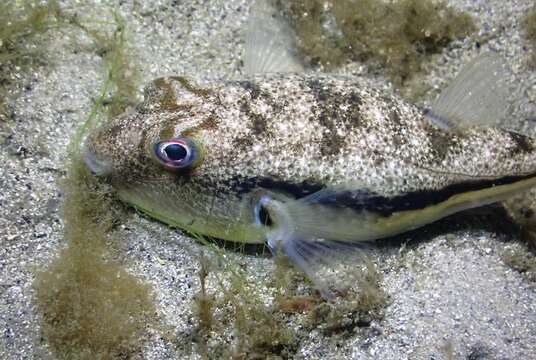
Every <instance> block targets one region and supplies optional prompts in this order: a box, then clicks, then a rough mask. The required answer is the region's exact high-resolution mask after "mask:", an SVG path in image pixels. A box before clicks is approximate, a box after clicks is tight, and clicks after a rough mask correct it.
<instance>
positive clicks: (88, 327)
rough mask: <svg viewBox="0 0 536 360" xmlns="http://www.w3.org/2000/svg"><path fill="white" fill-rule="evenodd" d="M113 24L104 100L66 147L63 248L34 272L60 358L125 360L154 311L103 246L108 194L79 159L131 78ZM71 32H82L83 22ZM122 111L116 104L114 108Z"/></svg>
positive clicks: (143, 287) (44, 321)
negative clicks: (83, 146) (92, 132)
mask: <svg viewBox="0 0 536 360" xmlns="http://www.w3.org/2000/svg"><path fill="white" fill-rule="evenodd" d="M115 19H116V21H117V22H118V26H117V28H116V31H115V32H114V34H113V35H112V36H111V38H108V42H109V43H110V44H115V45H114V47H112V48H111V50H110V52H109V53H108V54H107V57H105V58H104V60H105V62H104V63H105V67H106V71H107V76H106V79H105V82H104V84H103V88H102V91H101V96H100V97H99V99H97V101H96V102H95V104H94V106H93V109H92V111H91V113H90V115H89V116H88V118H87V120H86V122H85V123H84V124H83V125H82V126H81V127H80V129H79V131H78V132H77V134H76V136H75V137H74V138H73V139H72V141H71V144H70V146H69V149H68V167H67V176H66V178H65V179H63V180H62V182H61V184H60V189H61V190H62V193H63V195H64V203H63V209H62V215H63V220H64V240H65V243H66V247H65V248H64V249H63V250H62V251H61V252H60V254H59V255H58V256H57V257H56V258H55V259H54V260H53V261H52V263H51V264H49V265H48V266H47V267H46V268H45V269H44V270H42V271H39V272H38V273H37V274H36V280H35V283H34V287H35V305H36V308H37V310H38V312H39V313H40V317H41V332H42V334H43V338H44V339H45V340H46V341H47V342H48V344H49V346H50V348H51V350H52V351H53V352H54V354H55V355H56V356H57V357H59V358H65V359H71V358H81V359H95V358H101V359H113V358H119V357H121V358H124V357H129V356H130V355H132V354H133V353H135V352H137V351H139V350H140V346H141V344H142V343H143V342H142V341H140V340H141V339H142V337H143V334H144V332H145V331H146V327H147V324H150V323H151V322H152V320H153V318H154V313H155V307H154V304H153V299H152V295H151V289H150V287H149V286H148V285H147V284H144V283H143V282H142V281H141V280H140V279H138V278H136V277H135V276H134V275H132V274H130V273H129V272H128V271H126V270H125V269H124V268H123V267H122V266H121V265H120V264H119V263H117V262H116V261H114V260H112V259H111V255H110V253H109V250H108V246H107V244H108V243H109V242H110V241H111V237H112V236H111V235H110V234H111V232H110V229H111V228H112V225H113V223H114V221H115V215H114V214H113V213H111V212H110V210H109V209H110V208H112V209H113V208H114V206H112V204H113V201H114V200H113V197H112V195H111V193H110V189H109V188H108V187H107V186H106V185H104V184H102V183H100V182H98V181H97V180H96V178H95V177H93V176H92V175H91V174H90V173H89V171H88V170H87V168H86V167H85V165H84V164H83V161H82V159H81V158H82V156H81V153H80V144H81V140H82V139H83V137H84V134H86V133H87V131H88V130H90V129H92V128H94V127H95V126H97V125H98V124H99V123H100V122H103V121H106V109H105V108H104V105H105V101H104V99H105V98H106V97H107V96H109V94H110V93H112V94H117V93H118V92H121V89H122V87H121V85H120V82H122V81H126V80H125V79H128V78H129V75H128V74H122V73H121V72H122V71H124V68H123V67H122V66H121V64H122V62H123V61H124V60H125V58H126V57H125V37H124V34H123V32H124V31H125V30H124V24H123V23H122V21H120V17H119V16H118V15H117V14H116V15H115ZM76 27H77V28H82V26H80V23H79V24H78V26H76ZM103 36H106V35H103ZM127 68H129V67H127ZM129 84H130V83H129ZM124 89H126V90H125V91H127V92H128V91H133V90H132V89H131V88H130V87H126V88H124ZM130 95H131V96H132V98H135V97H136V96H135V94H130ZM111 98H112V99H117V98H114V97H113V96H112V97H111ZM124 106H125V104H124V103H123V102H121V103H120V104H119V105H118V107H117V109H118V110H119V109H121V108H123V110H124Z"/></svg>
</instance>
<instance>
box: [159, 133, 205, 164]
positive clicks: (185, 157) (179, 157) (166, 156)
mask: <svg viewBox="0 0 536 360" xmlns="http://www.w3.org/2000/svg"><path fill="white" fill-rule="evenodd" d="M154 152H155V156H156V159H157V160H158V161H159V162H160V163H161V164H162V165H164V166H165V167H166V168H168V169H172V170H178V169H185V168H188V167H191V166H192V164H194V163H195V162H196V160H198V157H199V152H198V149H197V146H196V145H195V143H194V142H193V141H192V140H190V139H188V138H175V139H171V140H165V141H160V142H158V143H156V144H155V147H154Z"/></svg>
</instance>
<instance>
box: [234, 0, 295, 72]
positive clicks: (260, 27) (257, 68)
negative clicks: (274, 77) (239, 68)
mask: <svg viewBox="0 0 536 360" xmlns="http://www.w3.org/2000/svg"><path fill="white" fill-rule="evenodd" d="M296 52H297V47H296V43H295V37H294V32H293V31H292V29H291V28H290V26H289V24H288V23H287V22H286V21H285V20H284V19H283V18H282V16H281V13H280V12H279V11H278V10H277V9H276V7H275V6H274V4H273V2H272V1H271V0H256V1H255V2H254V4H253V5H252V7H251V13H250V16H249V20H248V23H247V26H246V49H245V57H244V67H245V72H246V74H248V75H255V74H264V73H284V72H302V71H303V70H304V68H303V65H302V64H301V63H300V61H299V58H298V56H297V54H296Z"/></svg>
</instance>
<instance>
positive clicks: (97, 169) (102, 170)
mask: <svg viewBox="0 0 536 360" xmlns="http://www.w3.org/2000/svg"><path fill="white" fill-rule="evenodd" d="M83 152H84V162H85V163H86V166H87V168H88V169H89V171H91V173H92V174H93V175H95V176H99V177H101V176H106V175H108V174H110V173H111V171H112V164H111V163H110V161H106V160H102V159H99V158H98V157H97V156H96V155H95V154H94V153H93V152H92V151H91V150H89V149H88V147H87V146H85V147H84V150H83Z"/></svg>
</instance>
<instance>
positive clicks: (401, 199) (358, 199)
mask: <svg viewBox="0 0 536 360" xmlns="http://www.w3.org/2000/svg"><path fill="white" fill-rule="evenodd" d="M534 176H536V173H535V174H530V175H523V176H505V177H502V178H497V179H492V180H477V181H465V182H460V183H456V184H452V185H449V186H446V187H444V188H443V189H440V190H421V191H413V192H409V193H406V194H401V195H398V196H394V197H386V196H383V195H379V194H377V193H375V192H372V191H370V190H367V189H356V190H340V191H339V190H327V189H325V187H324V186H323V185H321V184H318V183H314V182H307V181H305V182H301V183H291V182H286V181H276V180H273V179H269V178H244V179H240V180H239V179H235V181H233V182H231V184H230V185H231V187H232V188H233V190H235V191H236V192H237V193H238V194H239V195H242V194H245V193H248V192H250V191H252V190H254V189H255V188H259V187H260V188H264V189H266V190H272V191H281V192H284V193H287V194H289V195H293V196H294V197H295V198H296V199H302V198H303V200H304V201H306V202H307V203H310V204H319V205H324V206H330V207H334V208H351V209H353V210H356V211H362V210H367V211H371V212H375V213H379V214H381V215H383V216H390V215H391V214H392V213H394V212H399V211H407V210H418V209H423V208H426V207H429V206H431V205H436V204H439V203H442V202H444V201H446V200H448V199H449V198H450V197H452V196H454V195H457V194H463V193H467V192H471V191H478V190H483V189H487V188H491V187H494V186H500V185H508V184H513V183H515V182H518V181H521V180H526V179H529V178H532V177H534Z"/></svg>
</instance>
